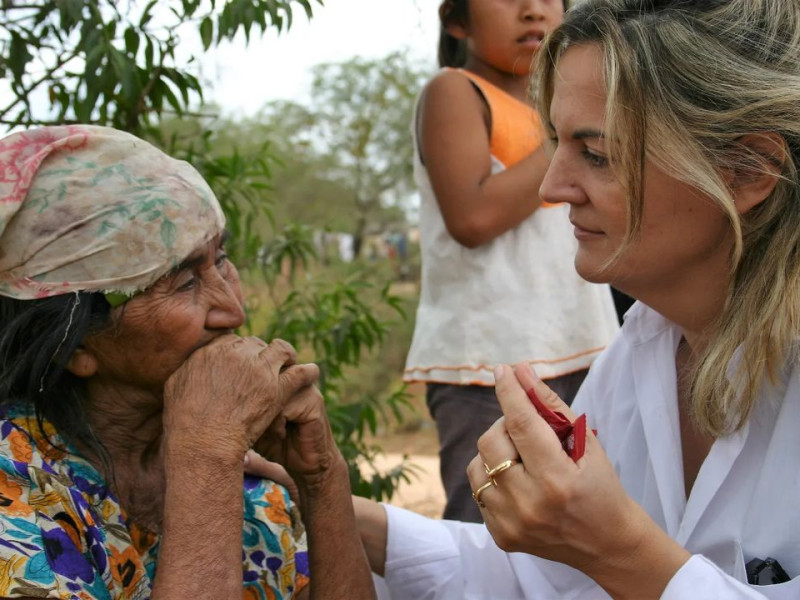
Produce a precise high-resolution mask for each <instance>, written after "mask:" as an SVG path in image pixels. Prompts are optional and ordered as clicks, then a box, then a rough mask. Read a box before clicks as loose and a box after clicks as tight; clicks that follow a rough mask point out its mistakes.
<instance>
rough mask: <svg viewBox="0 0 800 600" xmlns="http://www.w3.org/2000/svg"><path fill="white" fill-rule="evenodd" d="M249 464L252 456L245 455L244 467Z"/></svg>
mask: <svg viewBox="0 0 800 600" xmlns="http://www.w3.org/2000/svg"><path fill="white" fill-rule="evenodd" d="M249 463H250V455H249V454H245V455H244V466H245V467H246V466H247V465H248V464H249Z"/></svg>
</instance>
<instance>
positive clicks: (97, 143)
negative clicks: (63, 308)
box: [0, 125, 225, 300]
mask: <svg viewBox="0 0 800 600" xmlns="http://www.w3.org/2000/svg"><path fill="white" fill-rule="evenodd" d="M224 224H225V218H224V216H223V214H222V210H221V209H220V206H219V203H218V202H217V199H216V198H215V197H214V193H213V192H212V191H211V189H210V188H209V187H208V184H206V182H205V181H204V180H203V178H202V177H201V176H200V174H199V173H198V172H197V171H196V170H195V169H194V168H193V167H191V166H190V165H189V164H188V163H186V162H183V161H178V160H175V159H173V158H170V157H169V156H167V155H166V154H164V153H163V152H161V151H160V150H158V149H156V148H155V147H153V146H152V145H150V144H148V143H147V142H144V141H142V140H140V139H139V138H136V137H134V136H133V135H130V134H128V133H124V132H122V131H117V130H116V129H111V128H107V127H95V126H88V125H77V126H59V127H44V128H41V129H34V130H30V131H24V132H20V133H15V134H12V135H10V136H8V137H6V138H3V139H0V295H2V296H9V297H11V298H17V299H20V300H29V299H33V298H44V297H48V296H57V295H60V294H66V293H70V292H77V291H97V292H116V293H122V294H133V293H135V292H137V291H141V290H144V289H145V288H147V287H149V286H150V285H152V284H153V283H155V282H156V281H157V280H158V279H159V278H160V277H162V276H163V275H165V274H166V273H168V272H169V271H170V270H171V269H173V268H174V267H176V266H177V265H178V264H180V263H181V262H182V261H183V260H185V259H186V257H188V256H189V255H190V254H191V253H192V252H193V251H194V250H196V249H197V247H198V246H200V245H202V244H203V243H204V242H207V241H209V240H211V239H212V238H213V237H214V236H215V235H217V234H218V233H219V232H220V231H222V228H223V227H224Z"/></svg>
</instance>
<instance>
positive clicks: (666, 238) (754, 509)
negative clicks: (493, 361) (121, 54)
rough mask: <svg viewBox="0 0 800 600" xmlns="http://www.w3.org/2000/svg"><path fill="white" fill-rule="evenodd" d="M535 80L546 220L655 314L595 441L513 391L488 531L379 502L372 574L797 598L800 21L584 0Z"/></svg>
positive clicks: (558, 588) (524, 390)
mask: <svg viewBox="0 0 800 600" xmlns="http://www.w3.org/2000/svg"><path fill="white" fill-rule="evenodd" d="M538 57H539V58H538V60H539V65H538V77H539V86H538V100H539V107H540V114H542V115H548V119H546V122H547V123H548V125H549V134H550V138H551V139H552V141H553V155H552V159H551V163H550V167H549V169H548V171H547V174H546V175H545V177H544V181H543V183H542V187H541V194H542V197H543V198H544V200H546V201H548V202H565V203H567V204H569V207H570V221H571V222H572V224H573V225H574V228H575V237H576V238H577V240H578V251H577V254H576V257H575V266H576V268H577V270H578V272H579V273H580V274H581V275H582V276H583V277H584V278H586V279H589V280H591V281H604V282H608V283H611V284H613V285H615V286H617V287H619V289H621V290H622V291H624V292H626V293H628V294H630V295H631V296H633V297H635V298H637V299H638V300H639V302H638V303H637V304H636V305H635V306H634V307H633V308H632V309H631V310H629V311H628V313H627V315H626V318H625V323H624V325H623V328H622V330H621V332H620V334H619V335H618V336H617V338H616V339H615V340H614V342H613V343H612V345H611V346H609V348H608V349H607V350H606V351H605V352H604V354H603V355H602V356H601V357H600V358H599V359H598V360H597V361H596V362H595V363H594V365H593V366H592V369H591V371H590V373H589V376H588V378H587V379H586V382H585V383H584V384H583V387H582V388H581V390H580V392H579V394H578V396H577V398H576V401H575V403H574V404H573V410H574V411H575V413H585V414H586V416H587V417H588V423H589V426H590V427H593V428H596V429H597V432H598V433H597V437H595V436H594V435H593V434H592V432H591V430H587V427H586V424H585V422H582V421H576V422H575V429H574V431H573V432H572V433H571V434H569V432H568V430H566V429H565V431H564V433H565V434H569V435H565V439H564V442H566V444H565V445H566V449H567V450H569V453H567V452H564V449H562V441H561V440H560V439H559V437H558V436H557V435H556V434H555V433H554V431H553V430H552V429H551V427H550V426H549V425H559V421H561V419H559V418H557V415H553V414H552V412H551V411H557V412H561V413H562V414H563V416H564V417H565V418H569V419H570V420H574V419H575V415H573V414H571V413H570V411H569V408H567V407H566V406H565V405H564V404H563V403H562V402H561V401H560V400H559V399H558V397H557V396H556V395H555V394H554V393H552V392H551V391H550V390H549V389H548V388H547V386H546V385H545V384H544V383H542V381H541V380H538V379H537V378H536V377H535V376H534V374H533V373H531V372H530V370H529V369H528V368H523V367H517V368H516V370H515V371H512V369H511V368H510V367H509V366H502V367H500V368H498V370H497V371H496V372H495V379H496V382H497V395H498V399H499V401H500V404H501V405H502V408H503V412H504V417H503V418H502V419H500V420H499V421H498V422H496V423H495V424H494V425H493V426H492V427H491V428H490V429H489V431H488V432H487V433H486V434H484V436H483V437H482V438H481V440H480V442H479V443H478V451H479V455H478V456H477V457H476V458H475V459H474V460H473V462H472V463H471V464H470V467H469V469H468V476H469V479H470V482H471V485H472V490H473V493H474V497H475V500H476V502H477V503H478V505H479V506H480V507H481V512H482V514H483V516H484V518H485V522H486V528H483V527H480V526H478V525H471V524H466V523H455V522H446V521H439V522H437V521H431V520H426V519H423V518H422V517H418V516H414V515H411V514H409V513H406V512H403V511H400V510H399V509H392V508H391V507H387V508H386V509H384V508H382V507H380V506H379V505H374V504H369V503H366V502H362V503H361V504H360V505H359V514H360V523H361V526H362V528H363V531H364V536H365V540H366V541H367V542H368V543H369V548H368V549H369V553H370V556H371V559H372V562H373V565H374V567H375V569H376V570H377V571H379V572H381V573H385V575H386V580H387V583H388V585H389V587H390V589H391V591H392V593H393V597H394V598H431V599H432V598H448V599H449V598H453V599H456V598H458V599H461V598H503V599H506V600H511V599H522V598H525V599H538V598H542V599H557V598H565V599H566V598H580V599H581V600H584V599H599V598H608V597H609V596H611V597H614V598H635V599H645V598H659V597H661V598H662V599H664V600H667V599H669V600H678V599H685V598H691V599H692V600H718V599H723V598H724V599H726V600H728V599H731V600H732V599H746V598H747V599H750V598H761V599H763V598H781V599H787V600H788V599H789V598H794V599H796V598H800V519H798V505H800V477H798V456H800V435H798V429H799V428H800V360H799V359H798V340H800V313H798V311H799V310H800V174H799V173H800V2H797V1H796V0H792V1H786V0H703V1H701V0H587V1H586V2H583V3H581V4H579V5H577V6H576V8H575V9H574V10H572V11H570V12H569V13H568V14H567V16H566V18H565V20H564V24H563V25H562V26H561V27H560V28H558V29H556V30H555V31H554V32H553V33H552V35H551V37H549V38H548V39H547V40H546V41H545V43H544V46H543V48H542V49H541V50H540V51H539V54H538ZM534 396H536V397H538V399H539V400H540V402H539V403H538V406H535V405H533V404H532V402H531V401H530V400H529V398H530V397H534ZM540 414H541V415H542V416H540ZM543 416H544V417H546V418H543ZM559 427H560V425H559ZM581 441H585V454H583V455H581V453H580V452H579V451H578V449H579V448H580V446H581ZM490 534H491V537H490ZM492 538H493V539H492ZM494 542H496V543H497V545H495V543H494ZM498 546H499V547H498Z"/></svg>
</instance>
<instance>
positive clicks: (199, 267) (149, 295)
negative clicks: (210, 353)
mask: <svg viewBox="0 0 800 600" xmlns="http://www.w3.org/2000/svg"><path fill="white" fill-rule="evenodd" d="M223 241H224V240H223V239H222V238H221V237H217V238H216V239H214V240H212V241H211V242H209V243H208V244H206V245H204V246H202V247H200V248H198V249H197V250H196V251H195V252H194V253H193V254H192V255H191V256H190V257H189V258H188V259H187V260H185V261H184V262H183V263H182V264H181V265H180V266H179V267H178V269H176V270H175V271H174V272H172V273H171V274H170V275H168V276H166V277H164V278H162V279H161V280H160V281H158V282H157V283H156V284H154V285H153V286H152V287H151V288H149V289H148V290H147V291H146V292H145V293H142V294H139V295H138V296H135V297H134V298H132V299H131V300H130V301H129V302H128V303H127V304H125V305H123V306H122V307H120V308H117V309H115V310H116V311H118V312H119V315H118V316H116V318H117V319H118V322H117V323H114V324H112V325H111V326H110V327H109V328H108V329H107V330H106V331H104V332H102V333H99V334H97V335H95V336H93V337H91V338H87V339H86V340H85V341H84V350H85V353H86V357H85V359H86V360H90V361H94V365H95V367H96V368H95V369H94V370H93V372H91V371H90V372H88V373H85V374H86V375H89V376H93V377H95V378H96V379H97V380H98V381H103V382H110V383H112V384H122V385H126V386H131V387H133V388H144V389H150V390H153V391H156V392H160V391H161V389H162V387H163V385H164V382H165V381H166V380H167V378H169V376H170V375H171V374H172V373H173V372H175V370H176V369H177V368H178V367H179V366H181V365H182V364H183V362H184V361H185V360H186V359H187V357H188V356H189V355H190V354H191V353H192V352H194V351H195V350H197V349H198V348H200V347H202V346H205V345H206V344H208V343H209V342H211V341H212V340H213V339H214V338H216V337H218V336H220V335H224V334H226V333H230V332H231V331H232V330H233V329H235V328H237V327H239V326H240V325H242V323H243V322H244V308H243V301H242V290H241V286H240V284H239V274H238V272H237V271H236V267H234V266H233V264H232V263H231V262H230V261H229V260H228V258H227V255H226V254H225V250H224V248H223Z"/></svg>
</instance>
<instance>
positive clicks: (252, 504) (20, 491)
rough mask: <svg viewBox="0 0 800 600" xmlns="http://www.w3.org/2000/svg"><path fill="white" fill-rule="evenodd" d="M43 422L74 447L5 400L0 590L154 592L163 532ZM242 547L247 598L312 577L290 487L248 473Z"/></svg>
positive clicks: (92, 594)
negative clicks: (143, 523) (126, 506)
mask: <svg viewBox="0 0 800 600" xmlns="http://www.w3.org/2000/svg"><path fill="white" fill-rule="evenodd" d="M44 427H45V431H46V432H47V434H48V437H49V438H50V439H51V440H53V442H55V443H56V444H58V445H59V446H63V447H64V448H65V449H66V451H64V450H60V449H58V448H56V447H54V446H53V445H51V444H49V443H48V442H47V440H46V439H45V438H44V436H43V435H42V434H41V433H40V431H39V427H38V425H37V424H36V420H35V418H33V417H32V416H30V414H28V413H27V412H26V410H25V409H24V408H21V407H19V406H16V407H9V406H4V407H0V597H4V598H5V597H9V598H14V597H25V596H30V597H36V598H61V599H69V600H101V599H103V600H105V599H114V600H122V599H126V600H128V599H130V600H134V599H135V600H141V599H144V598H149V597H150V595H151V591H152V586H153V579H154V577H155V572H156V565H157V558H158V547H159V536H158V535H157V534H155V533H152V532H149V531H145V530H143V529H142V528H140V527H137V526H136V525H135V524H134V523H131V522H129V521H128V520H127V519H126V516H125V513H124V511H123V510H122V509H121V508H120V505H119V502H118V501H117V499H116V498H115V497H114V495H113V493H112V492H111V491H110V489H109V487H108V485H107V484H106V482H105V480H104V479H103V477H102V476H101V475H100V473H99V472H98V471H97V470H96V469H95V468H94V467H93V466H92V465H91V464H89V462H88V461H86V460H85V459H83V458H82V457H81V456H80V455H79V454H78V453H77V451H76V450H75V448H74V447H71V446H70V445H68V444H64V443H63V442H62V441H61V440H60V439H59V438H58V436H57V435H56V434H55V431H54V429H53V427H52V425H50V424H49V423H44ZM198 536H202V531H201V530H200V529H198ZM243 544H244V548H243V560H244V565H243V596H244V598H245V599H248V600H257V599H258V600H279V599H283V598H292V597H294V595H295V594H296V592H298V591H299V590H301V589H302V588H303V587H305V586H306V585H307V584H308V553H307V549H306V535H305V530H304V528H303V525H302V522H301V521H300V518H299V513H298V511H297V508H296V506H295V505H294V504H293V503H292V502H291V500H290V499H289V494H288V492H287V491H286V489H285V488H283V487H282V486H279V485H278V484H276V483H273V482H271V481H267V480H263V479H257V478H253V477H246V478H245V491H244V535H243Z"/></svg>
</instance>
